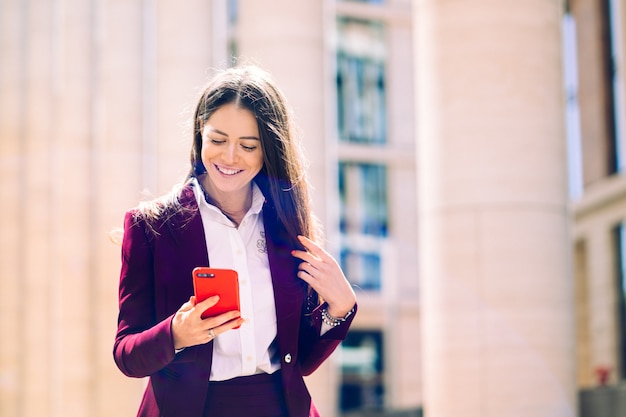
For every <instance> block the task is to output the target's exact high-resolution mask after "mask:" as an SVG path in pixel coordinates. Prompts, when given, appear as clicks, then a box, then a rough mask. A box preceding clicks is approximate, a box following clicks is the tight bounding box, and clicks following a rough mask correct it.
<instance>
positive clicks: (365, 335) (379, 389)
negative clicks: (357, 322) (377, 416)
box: [339, 330, 384, 413]
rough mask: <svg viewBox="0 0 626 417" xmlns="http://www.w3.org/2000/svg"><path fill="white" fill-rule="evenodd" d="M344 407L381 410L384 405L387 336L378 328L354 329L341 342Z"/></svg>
mask: <svg viewBox="0 0 626 417" xmlns="http://www.w3.org/2000/svg"><path fill="white" fill-rule="evenodd" d="M340 352H341V367H342V382H341V390H340V393H339V397H340V399H339V403H340V409H341V411H342V412H344V413H349V412H350V411H363V410H381V409H382V408H383V405H384V401H383V398H384V384H383V372H384V361H383V337H382V333H381V332H380V331H378V330H365V331H363V330H359V331H356V330H352V331H350V332H349V333H348V335H347V336H346V340H344V341H343V343H342V344H341V349H340Z"/></svg>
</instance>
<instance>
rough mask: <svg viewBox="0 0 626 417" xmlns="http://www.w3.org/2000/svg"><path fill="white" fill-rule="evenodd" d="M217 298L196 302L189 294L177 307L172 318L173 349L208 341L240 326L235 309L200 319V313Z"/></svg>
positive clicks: (238, 316) (240, 322) (215, 302)
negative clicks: (184, 301) (183, 302)
mask: <svg viewBox="0 0 626 417" xmlns="http://www.w3.org/2000/svg"><path fill="white" fill-rule="evenodd" d="M218 300H219V296H217V295H214V296H213V297H209V298H207V299H206V300H204V301H202V302H200V303H197V304H196V297H194V296H191V298H189V301H187V302H186V303H185V304H183V305H182V306H181V307H180V308H179V309H178V311H177V312H176V314H175V315H174V319H173V320H172V335H173V338H174V349H182V348H185V347H190V346H195V345H202V344H205V343H208V342H210V341H211V340H213V339H214V338H215V336H217V335H218V334H222V333H224V332H226V331H228V330H230V329H232V328H234V327H237V326H240V325H241V324H242V323H243V322H244V319H242V318H241V314H240V313H239V311H237V310H234V311H228V312H226V313H223V314H220V315H217V316H213V317H207V318H206V319H202V318H201V317H200V316H201V315H202V313H203V312H204V311H205V310H206V309H207V308H209V307H212V306H214V305H215V304H217V302H218Z"/></svg>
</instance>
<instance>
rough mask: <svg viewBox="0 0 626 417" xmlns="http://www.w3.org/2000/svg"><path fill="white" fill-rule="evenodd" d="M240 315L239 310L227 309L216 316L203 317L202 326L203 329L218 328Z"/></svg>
mask: <svg viewBox="0 0 626 417" xmlns="http://www.w3.org/2000/svg"><path fill="white" fill-rule="evenodd" d="M240 317H241V312H239V311H238V310H232V311H227V312H226V313H222V314H218V315H217V316H211V317H207V318H206V319H204V320H203V325H202V328H203V329H204V330H208V329H211V328H218V327H220V326H222V325H223V324H224V323H228V322H230V321H232V320H236V319H239V318H240Z"/></svg>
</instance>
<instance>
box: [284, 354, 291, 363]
mask: <svg viewBox="0 0 626 417" xmlns="http://www.w3.org/2000/svg"><path fill="white" fill-rule="evenodd" d="M285 363H291V353H288V354H286V355H285Z"/></svg>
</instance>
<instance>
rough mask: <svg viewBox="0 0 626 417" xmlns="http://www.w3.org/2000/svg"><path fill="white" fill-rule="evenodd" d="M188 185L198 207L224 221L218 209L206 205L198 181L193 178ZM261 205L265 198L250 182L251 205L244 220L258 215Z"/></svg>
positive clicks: (257, 187) (255, 185)
mask: <svg viewBox="0 0 626 417" xmlns="http://www.w3.org/2000/svg"><path fill="white" fill-rule="evenodd" d="M190 183H191V186H192V188H193V192H194V194H195V196H196V202H197V203H198V207H202V208H207V209H209V210H210V212H212V213H215V214H218V213H219V215H221V217H223V218H224V219H226V216H225V215H224V213H222V211H221V210H220V209H219V208H217V207H215V206H214V205H213V204H209V203H207V201H206V200H205V198H204V192H203V191H202V187H201V186H200V183H199V182H198V179H197V178H195V177H194V178H192V179H191V180H190ZM263 204H265V196H264V195H263V192H262V191H261V189H260V188H259V186H258V185H257V184H256V183H255V182H254V181H253V182H252V205H251V206H250V209H249V210H248V212H247V213H246V215H245V216H244V218H246V217H248V216H250V215H254V214H259V213H260V212H261V210H263ZM228 222H230V220H228Z"/></svg>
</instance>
